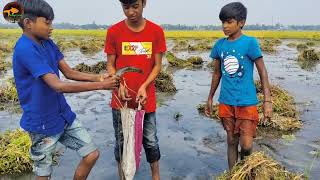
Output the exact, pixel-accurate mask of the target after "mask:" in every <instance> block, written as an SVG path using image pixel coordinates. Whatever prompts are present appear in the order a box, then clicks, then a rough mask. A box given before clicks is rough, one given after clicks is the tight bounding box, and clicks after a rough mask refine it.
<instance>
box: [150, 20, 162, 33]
mask: <svg viewBox="0 0 320 180" xmlns="http://www.w3.org/2000/svg"><path fill="white" fill-rule="evenodd" d="M147 23H148V26H149V27H150V28H152V29H153V30H154V31H156V32H163V29H162V27H161V26H160V25H158V24H156V23H154V22H152V21H150V20H147Z"/></svg>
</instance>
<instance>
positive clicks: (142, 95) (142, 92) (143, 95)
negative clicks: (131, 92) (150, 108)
mask: <svg viewBox="0 0 320 180" xmlns="http://www.w3.org/2000/svg"><path fill="white" fill-rule="evenodd" d="M136 102H137V103H138V102H140V103H141V104H142V105H144V104H145V103H146V102H147V91H146V87H145V86H144V85H142V86H141V87H140V88H139V90H138V93H137V98H136Z"/></svg>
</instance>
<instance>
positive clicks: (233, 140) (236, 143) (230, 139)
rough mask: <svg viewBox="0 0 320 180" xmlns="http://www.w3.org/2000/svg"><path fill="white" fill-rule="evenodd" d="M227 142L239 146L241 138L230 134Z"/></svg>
mask: <svg viewBox="0 0 320 180" xmlns="http://www.w3.org/2000/svg"><path fill="white" fill-rule="evenodd" d="M227 143H228V145H229V146H238V144H239V138H237V137H235V136H232V137H231V136H228V139H227Z"/></svg>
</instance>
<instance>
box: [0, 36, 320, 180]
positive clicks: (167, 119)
mask: <svg viewBox="0 0 320 180" xmlns="http://www.w3.org/2000/svg"><path fill="white" fill-rule="evenodd" d="M287 43H289V41H284V42H283V45H281V46H280V47H279V48H278V52H277V53H276V54H265V61H266V66H267V69H268V72H269V76H270V80H271V82H272V83H274V84H278V85H280V86H281V87H283V88H285V89H287V90H288V91H289V92H290V93H291V94H292V95H293V96H294V97H295V100H296V102H297V106H298V108H299V110H300V111H301V120H302V121H303V122H304V126H303V128H302V129H301V130H300V131H298V132H296V133H295V134H294V135H295V137H296V138H295V140H293V141H290V142H287V141H285V140H284V139H282V138H281V137H279V138H274V137H263V138H262V137H258V138H257V139H256V141H255V148H256V149H259V150H261V149H262V150H265V151H266V152H267V153H268V154H270V155H271V156H272V157H273V158H275V159H277V160H278V161H279V162H281V163H282V164H283V165H285V166H286V167H287V168H288V169H289V170H294V171H298V172H304V171H305V169H310V166H311V164H312V161H313V159H314V158H313V156H312V155H311V154H310V153H309V152H310V151H313V150H317V149H320V131H319V129H320V124H319V118H320V92H319V89H320V76H319V75H320V71H319V67H317V68H316V69H315V71H312V72H308V71H305V70H302V69H301V68H300V67H299V66H298V65H297V62H296V60H295V59H296V57H297V53H298V52H297V51H296V50H295V49H293V48H288V47H287V46H286V44H287ZM169 47H172V43H171V42H170V41H169ZM199 54H200V56H201V57H203V58H204V60H205V61H206V62H209V61H210V59H209V58H208V55H209V52H203V53H199V52H198V53H197V52H195V53H188V52H180V53H178V57H181V58H187V57H189V56H191V55H199ZM65 57H66V60H67V61H68V63H69V64H70V66H74V65H76V64H78V63H81V62H85V63H87V64H94V63H95V62H97V61H100V60H103V59H105V57H104V54H103V53H102V52H101V53H98V54H96V55H94V56H93V57H88V56H84V55H82V54H81V53H80V52H79V51H78V50H75V51H71V52H67V53H65ZM173 72H174V79H175V84H176V86H177V89H178V92H177V94H175V95H174V96H165V95H159V97H161V98H162V99H164V100H165V101H164V102H163V104H162V106H161V107H160V108H158V109H157V126H158V136H159V141H160V148H161V154H162V158H161V168H160V169H161V176H162V179H175V180H180V179H187V180H189V179H190V180H191V179H192V180H193V179H203V180H206V179H210V178H211V177H214V176H215V175H217V174H220V173H222V172H223V171H224V170H225V169H227V161H226V142H225V140H226V134H225V132H224V130H223V128H222V126H221V125H220V124H219V123H218V122H217V121H213V120H210V119H208V118H205V117H202V116H200V115H199V114H198V112H197V109H196V106H197V105H198V104H200V103H204V101H205V100H206V98H207V94H208V90H209V88H210V81H211V72H210V70H209V69H207V68H206V67H205V66H204V67H203V68H200V69H196V70H174V71H173ZM255 76H256V78H257V73H255ZM217 93H219V92H217ZM66 97H67V100H68V102H69V103H70V105H71V107H72V109H73V110H74V111H75V112H76V113H77V115H78V118H79V119H80V120H81V121H82V122H83V124H84V126H85V127H87V128H88V130H89V132H90V134H91V135H92V137H93V139H94V141H95V142H96V144H97V145H98V147H99V149H100V151H101V156H100V159H99V161H98V162H97V164H96V166H95V168H94V169H93V170H92V173H91V175H90V177H89V179H94V180H100V179H116V177H117V174H116V163H115V160H114V156H113V147H114V143H115V142H114V135H113V126H112V119H111V109H110V108H109V107H108V103H109V101H110V92H108V91H95V92H85V93H78V94H67V95H66ZM215 100H216V98H215ZM176 113H180V114H182V115H183V116H182V117H181V118H180V119H179V120H176V119H174V115H175V114H176ZM19 118H20V115H11V114H9V113H7V112H0V131H4V130H6V129H14V128H17V127H18V122H19ZM79 160H80V158H79V157H78V156H77V154H76V153H75V152H73V151H72V150H68V149H67V150H66V151H65V154H64V156H63V157H62V158H61V161H60V165H59V166H57V167H55V168H54V173H53V178H52V179H57V180H62V179H72V175H73V172H74V170H75V167H76V165H77V162H78V161H79ZM310 175H311V176H312V178H311V179H320V163H319V159H315V160H314V163H313V167H312V169H311V172H310ZM0 179H1V178H0ZM3 179H7V178H3ZM12 179H21V180H22V179H23V180H25V179H32V175H25V176H22V177H19V178H12ZM135 179H141V180H144V179H150V168H149V165H148V163H147V162H146V158H145V157H144V156H143V160H142V163H141V167H140V170H139V172H138V173H137V175H136V178H135Z"/></svg>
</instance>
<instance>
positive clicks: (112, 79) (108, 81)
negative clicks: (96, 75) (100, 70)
mask: <svg viewBox="0 0 320 180" xmlns="http://www.w3.org/2000/svg"><path fill="white" fill-rule="evenodd" d="M101 83H102V86H103V89H105V90H112V89H116V88H117V87H119V77H117V76H104V77H103V81H101Z"/></svg>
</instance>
